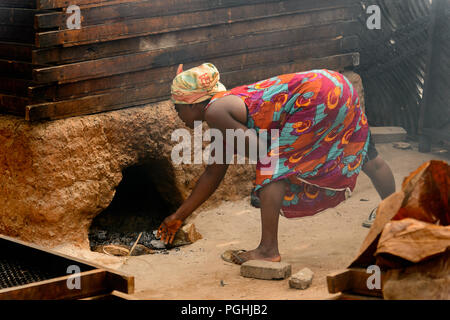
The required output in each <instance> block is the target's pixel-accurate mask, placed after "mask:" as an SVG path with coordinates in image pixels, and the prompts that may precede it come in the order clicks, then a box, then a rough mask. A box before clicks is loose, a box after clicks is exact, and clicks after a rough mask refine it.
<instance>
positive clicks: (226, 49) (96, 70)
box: [33, 22, 355, 83]
mask: <svg viewBox="0 0 450 320" xmlns="http://www.w3.org/2000/svg"><path fill="white" fill-rule="evenodd" d="M354 26H355V24H354V23H347V22H341V23H336V24H330V25H325V26H313V27H306V28H299V29H289V30H283V31H275V32H268V33H263V34H255V35H254V36H251V37H248V36H243V37H241V38H234V39H230V40H229V41H227V42H224V41H220V40H218V41H211V42H210V43H203V44H197V45H190V46H186V47H185V48H184V51H183V50H179V49H178V50H177V48H175V50H173V49H172V50H165V49H162V50H154V51H145V52H138V53H134V54H129V55H124V56H114V57H110V58H103V59H99V60H93V61H85V62H78V63H74V64H67V65H61V66H54V67H45V68H37V69H34V70H33V79H34V80H35V81H36V82H37V83H48V82H56V81H57V82H58V83H65V82H73V81H81V80H86V79H92V78H101V77H106V76H110V75H114V74H121V73H128V72H136V71H139V70H143V69H150V68H155V67H161V66H166V65H170V64H177V63H183V62H188V61H189V60H192V59H193V57H195V58H196V59H202V60H205V59H211V58H214V57H218V56H219V57H220V56H223V55H230V54H236V53H243V52H244V53H245V52H248V51H251V50H261V49H263V48H268V47H276V46H281V45H283V44H290V45H293V44H298V43H299V42H302V41H307V40H312V39H321V38H327V37H333V36H338V35H341V34H349V33H350V31H351V30H352V29H353V28H354ZM200 50H203V51H200Z"/></svg>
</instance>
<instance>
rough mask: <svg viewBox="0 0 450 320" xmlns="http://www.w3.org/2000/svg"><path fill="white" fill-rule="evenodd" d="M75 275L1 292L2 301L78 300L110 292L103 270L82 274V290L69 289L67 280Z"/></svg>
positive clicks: (0, 298) (105, 273)
mask: <svg viewBox="0 0 450 320" xmlns="http://www.w3.org/2000/svg"><path fill="white" fill-rule="evenodd" d="M72 276H73V275H68V276H64V277H59V278H54V279H50V280H44V281H39V282H34V283H30V284H26V285H23V286H17V287H12V288H6V289H2V290H0V300H57V299H58V300H60V299H77V298H82V297H86V296H92V295H98V294H101V293H105V292H109V291H110V289H109V287H108V282H107V280H106V277H107V272H106V271H105V270H103V269H95V270H91V271H86V272H81V273H80V274H79V276H80V289H69V288H68V286H67V280H68V279H70V278H71V277H72Z"/></svg>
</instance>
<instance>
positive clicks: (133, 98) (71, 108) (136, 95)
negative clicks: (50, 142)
mask: <svg viewBox="0 0 450 320" xmlns="http://www.w3.org/2000/svg"><path fill="white" fill-rule="evenodd" d="M355 56H357V54H343V55H337V56H332V57H326V58H318V59H310V60H306V61H305V60H303V61H300V62H292V63H284V64H277V65H265V66H259V67H257V68H252V69H244V70H238V71H232V72H225V73H223V74H222V79H223V81H224V83H225V84H226V85H228V86H229V87H231V86H236V85H243V84H245V83H253V82H256V81H258V80H261V79H265V78H269V77H272V76H275V75H278V74H284V73H292V72H298V71H302V70H309V69H315V68H329V69H334V70H343V69H344V68H345V67H348V66H352V65H353V63H354V61H355ZM169 88H170V82H166V83H156V84H155V83H153V84H148V85H145V86H142V87H132V88H120V89H116V90H113V91H112V92H109V93H105V94H98V95H93V96H87V97H83V98H79V99H73V100H67V101H58V102H49V103H42V104H37V105H29V106H27V107H26V115H25V118H26V120H29V121H34V120H42V119H48V120H50V119H60V118H65V117H69V116H76V115H82V114H91V113H97V112H104V111H110V110H117V109H121V108H124V107H131V106H136V105H142V104H145V103H149V102H153V101H158V100H162V98H166V97H168V91H169Z"/></svg>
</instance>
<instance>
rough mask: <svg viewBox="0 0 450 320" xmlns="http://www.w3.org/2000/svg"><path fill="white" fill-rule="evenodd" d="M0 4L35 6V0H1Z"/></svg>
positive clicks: (15, 6) (9, 6)
mask: <svg viewBox="0 0 450 320" xmlns="http://www.w3.org/2000/svg"><path fill="white" fill-rule="evenodd" d="M0 6H2V7H6V8H28V9H35V8H36V0H1V3H0Z"/></svg>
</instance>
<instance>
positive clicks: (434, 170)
mask: <svg viewBox="0 0 450 320" xmlns="http://www.w3.org/2000/svg"><path fill="white" fill-rule="evenodd" d="M449 199H450V167H449V166H448V164H447V163H445V162H444V161H434V160H432V161H429V162H426V163H424V164H423V165H422V166H420V167H419V168H418V169H417V170H415V171H414V172H412V173H411V174H410V175H409V176H408V177H407V178H406V179H405V180H404V182H403V184H402V191H400V192H397V193H394V194H393V195H391V196H390V197H388V198H386V199H385V200H383V201H382V202H381V203H380V205H379V207H378V210H377V215H376V218H375V221H374V223H373V225H372V227H371V229H370V231H369V234H368V235H367V237H366V239H365V240H364V242H363V244H362V246H361V249H360V251H359V253H358V255H357V258H356V259H355V260H354V261H353V262H352V263H351V264H350V267H364V266H368V265H372V264H375V262H376V260H375V257H374V255H375V252H376V250H377V246H378V240H379V239H380V235H381V232H382V231H383V229H384V227H385V225H386V224H387V223H388V222H389V221H391V220H402V219H405V218H414V219H416V220H420V221H424V222H428V223H433V224H437V225H443V226H447V225H449V221H450V208H449V202H450V201H449Z"/></svg>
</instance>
